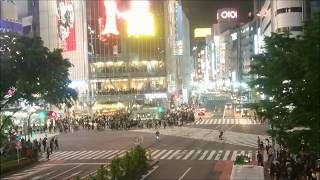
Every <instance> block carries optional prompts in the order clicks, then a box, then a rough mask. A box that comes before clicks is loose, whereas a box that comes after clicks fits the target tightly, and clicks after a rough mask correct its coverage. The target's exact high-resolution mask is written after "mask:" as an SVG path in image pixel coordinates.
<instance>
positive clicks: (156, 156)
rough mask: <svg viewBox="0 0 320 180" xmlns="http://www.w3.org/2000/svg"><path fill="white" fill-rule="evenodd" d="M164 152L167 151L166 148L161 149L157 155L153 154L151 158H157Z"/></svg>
mask: <svg viewBox="0 0 320 180" xmlns="http://www.w3.org/2000/svg"><path fill="white" fill-rule="evenodd" d="M165 152H167V150H166V149H164V150H162V151H161V152H159V153H158V154H157V155H155V156H154V157H153V159H157V158H158V157H160V156H161V155H162V154H164V153H165Z"/></svg>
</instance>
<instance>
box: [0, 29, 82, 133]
mask: <svg viewBox="0 0 320 180" xmlns="http://www.w3.org/2000/svg"><path fill="white" fill-rule="evenodd" d="M0 59H1V61H0V65H1V76H0V77H1V86H0V109H1V111H4V108H6V107H9V106H11V105H15V106H16V105H17V104H18V102H19V101H21V100H24V101H26V102H27V103H29V104H33V103H35V102H37V101H39V100H44V101H45V102H46V103H50V104H53V105H56V106H57V107H60V105H61V104H66V105H67V106H69V107H70V106H71V105H72V103H73V102H74V100H76V99H77V92H76V91H75V90H74V89H72V88H69V87H68V85H69V84H70V83H71V80H70V79H69V78H68V76H69V68H70V67H71V63H70V62H69V61H68V59H64V58H63V57H62V54H61V50H60V49H55V50H53V51H49V49H48V48H47V47H44V46H43V41H42V40H41V38H40V37H33V38H31V37H23V36H19V35H17V34H13V33H0ZM19 110H20V108H18V109H17V111H19ZM10 117H11V116H2V117H1V127H0V131H1V132H4V131H5V130H8V128H10V125H11V123H10ZM6 128H7V129H6Z"/></svg>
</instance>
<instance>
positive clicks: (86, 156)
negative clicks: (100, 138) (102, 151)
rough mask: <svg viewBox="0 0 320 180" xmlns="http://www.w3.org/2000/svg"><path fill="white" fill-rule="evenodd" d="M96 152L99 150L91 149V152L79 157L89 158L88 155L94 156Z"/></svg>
mask: <svg viewBox="0 0 320 180" xmlns="http://www.w3.org/2000/svg"><path fill="white" fill-rule="evenodd" d="M95 153H97V151H91V152H90V153H87V154H85V155H81V158H79V159H88V156H92V155H93V154H95Z"/></svg>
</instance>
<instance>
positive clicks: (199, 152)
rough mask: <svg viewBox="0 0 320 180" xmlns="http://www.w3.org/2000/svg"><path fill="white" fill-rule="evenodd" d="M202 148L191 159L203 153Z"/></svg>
mask: <svg viewBox="0 0 320 180" xmlns="http://www.w3.org/2000/svg"><path fill="white" fill-rule="evenodd" d="M201 152H202V150H198V151H197V152H196V153H195V154H194V155H193V156H192V157H191V160H195V159H196V158H197V157H198V156H199V154H201Z"/></svg>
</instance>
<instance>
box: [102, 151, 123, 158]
mask: <svg viewBox="0 0 320 180" xmlns="http://www.w3.org/2000/svg"><path fill="white" fill-rule="evenodd" d="M119 151H120V150H115V151H113V152H112V153H109V154H107V155H105V156H103V157H102V158H101V159H107V158H109V157H110V156H112V155H114V154H115V153H118V152H119Z"/></svg>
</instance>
